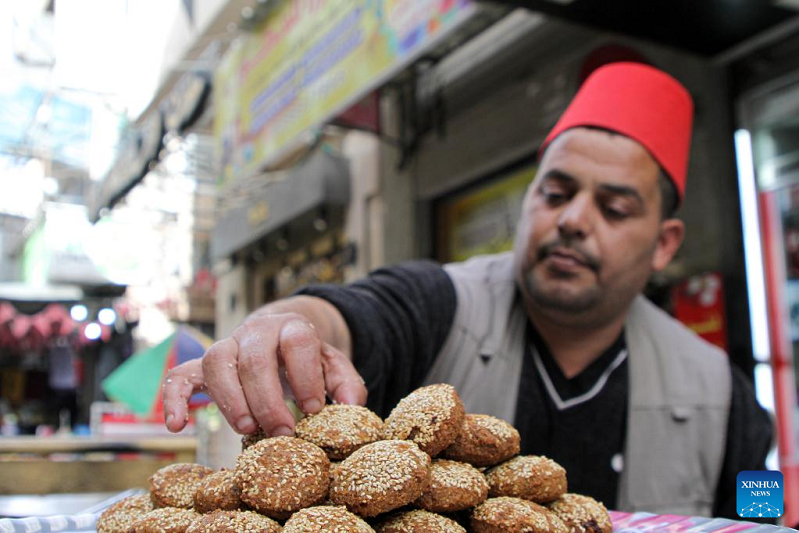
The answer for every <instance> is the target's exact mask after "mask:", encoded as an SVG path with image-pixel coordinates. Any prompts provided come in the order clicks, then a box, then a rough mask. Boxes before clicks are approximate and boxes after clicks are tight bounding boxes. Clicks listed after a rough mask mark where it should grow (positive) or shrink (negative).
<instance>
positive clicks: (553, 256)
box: [539, 246, 599, 271]
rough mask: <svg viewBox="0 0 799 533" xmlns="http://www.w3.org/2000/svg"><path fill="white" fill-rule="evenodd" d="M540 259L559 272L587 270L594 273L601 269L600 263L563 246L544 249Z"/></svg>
mask: <svg viewBox="0 0 799 533" xmlns="http://www.w3.org/2000/svg"><path fill="white" fill-rule="evenodd" d="M539 259H540V260H542V261H543V260H545V261H547V262H548V264H549V265H550V266H551V267H554V268H555V269H557V270H564V271H572V270H577V269H580V268H587V269H590V270H593V271H597V270H598V269H599V265H598V262H597V261H596V260H594V259H592V258H590V257H588V256H586V255H585V254H582V253H580V252H578V251H576V250H574V249H573V248H565V247H562V246H549V247H544V249H542V250H541V253H539Z"/></svg>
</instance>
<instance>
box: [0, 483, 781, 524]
mask: <svg viewBox="0 0 799 533" xmlns="http://www.w3.org/2000/svg"><path fill="white" fill-rule="evenodd" d="M139 492H141V491H138V490H133V491H126V492H123V493H120V494H118V495H117V496H115V497H114V498H111V499H110V500H107V501H105V502H103V504H102V505H100V506H96V507H94V508H91V509H87V510H86V512H85V513H82V514H79V515H73V516H48V517H36V518H20V519H0V533H28V532H30V533H33V532H42V533H48V532H54V531H58V532H60V533H73V532H92V531H97V530H96V528H95V523H96V522H97V517H98V516H99V515H100V513H101V512H102V511H103V509H105V508H106V507H108V506H110V505H111V504H112V503H114V502H115V501H119V500H121V499H122V498H124V497H127V496H130V495H132V494H137V493H139ZM610 515H611V518H612V519H613V531H614V532H615V533H642V532H655V531H657V532H659V533H682V532H685V533H689V532H690V533H700V532H708V533H709V532H714V533H777V532H787V531H797V530H795V529H790V528H787V527H779V526H772V525H764V524H755V523H753V522H738V521H735V520H728V519H726V518H700V517H696V516H678V515H655V514H650V513H634V514H629V513H620V512H616V511H611V513H610Z"/></svg>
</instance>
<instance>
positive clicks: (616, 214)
mask: <svg viewBox="0 0 799 533" xmlns="http://www.w3.org/2000/svg"><path fill="white" fill-rule="evenodd" d="M604 211H605V216H606V217H608V218H609V219H611V220H623V219H625V218H627V212H626V211H622V210H620V209H616V208H613V207H607V206H606V207H605V208H604Z"/></svg>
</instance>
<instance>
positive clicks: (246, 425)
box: [236, 416, 255, 433]
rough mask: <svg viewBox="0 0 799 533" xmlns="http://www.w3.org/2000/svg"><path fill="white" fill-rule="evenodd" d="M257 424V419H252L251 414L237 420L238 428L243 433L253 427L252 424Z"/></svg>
mask: <svg viewBox="0 0 799 533" xmlns="http://www.w3.org/2000/svg"><path fill="white" fill-rule="evenodd" d="M254 425H255V421H254V420H253V419H252V417H251V416H242V417H241V418H239V420H238V422H236V429H238V430H239V431H241V432H242V433H247V432H248V431H249V430H251V429H252V426H254Z"/></svg>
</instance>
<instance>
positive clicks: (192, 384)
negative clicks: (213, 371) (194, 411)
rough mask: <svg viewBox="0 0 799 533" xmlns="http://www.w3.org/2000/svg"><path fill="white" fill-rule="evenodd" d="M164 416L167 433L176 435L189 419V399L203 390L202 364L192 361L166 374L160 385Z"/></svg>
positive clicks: (198, 361)
mask: <svg viewBox="0 0 799 533" xmlns="http://www.w3.org/2000/svg"><path fill="white" fill-rule="evenodd" d="M162 387H163V390H164V395H163V400H164V404H163V405H164V416H165V417H166V427H167V429H168V430H169V431H171V432H173V433H177V432H178V431H181V430H182V429H183V428H184V427H186V422H187V421H188V419H189V399H190V398H191V395H192V394H194V393H195V392H200V391H201V390H203V389H204V386H203V370H202V362H201V361H200V360H199V359H192V360H191V361H187V362H185V363H183V364H182V365H178V366H176V367H175V368H173V369H171V370H170V371H169V372H167V374H166V377H165V378H164V383H163V384H162Z"/></svg>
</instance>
